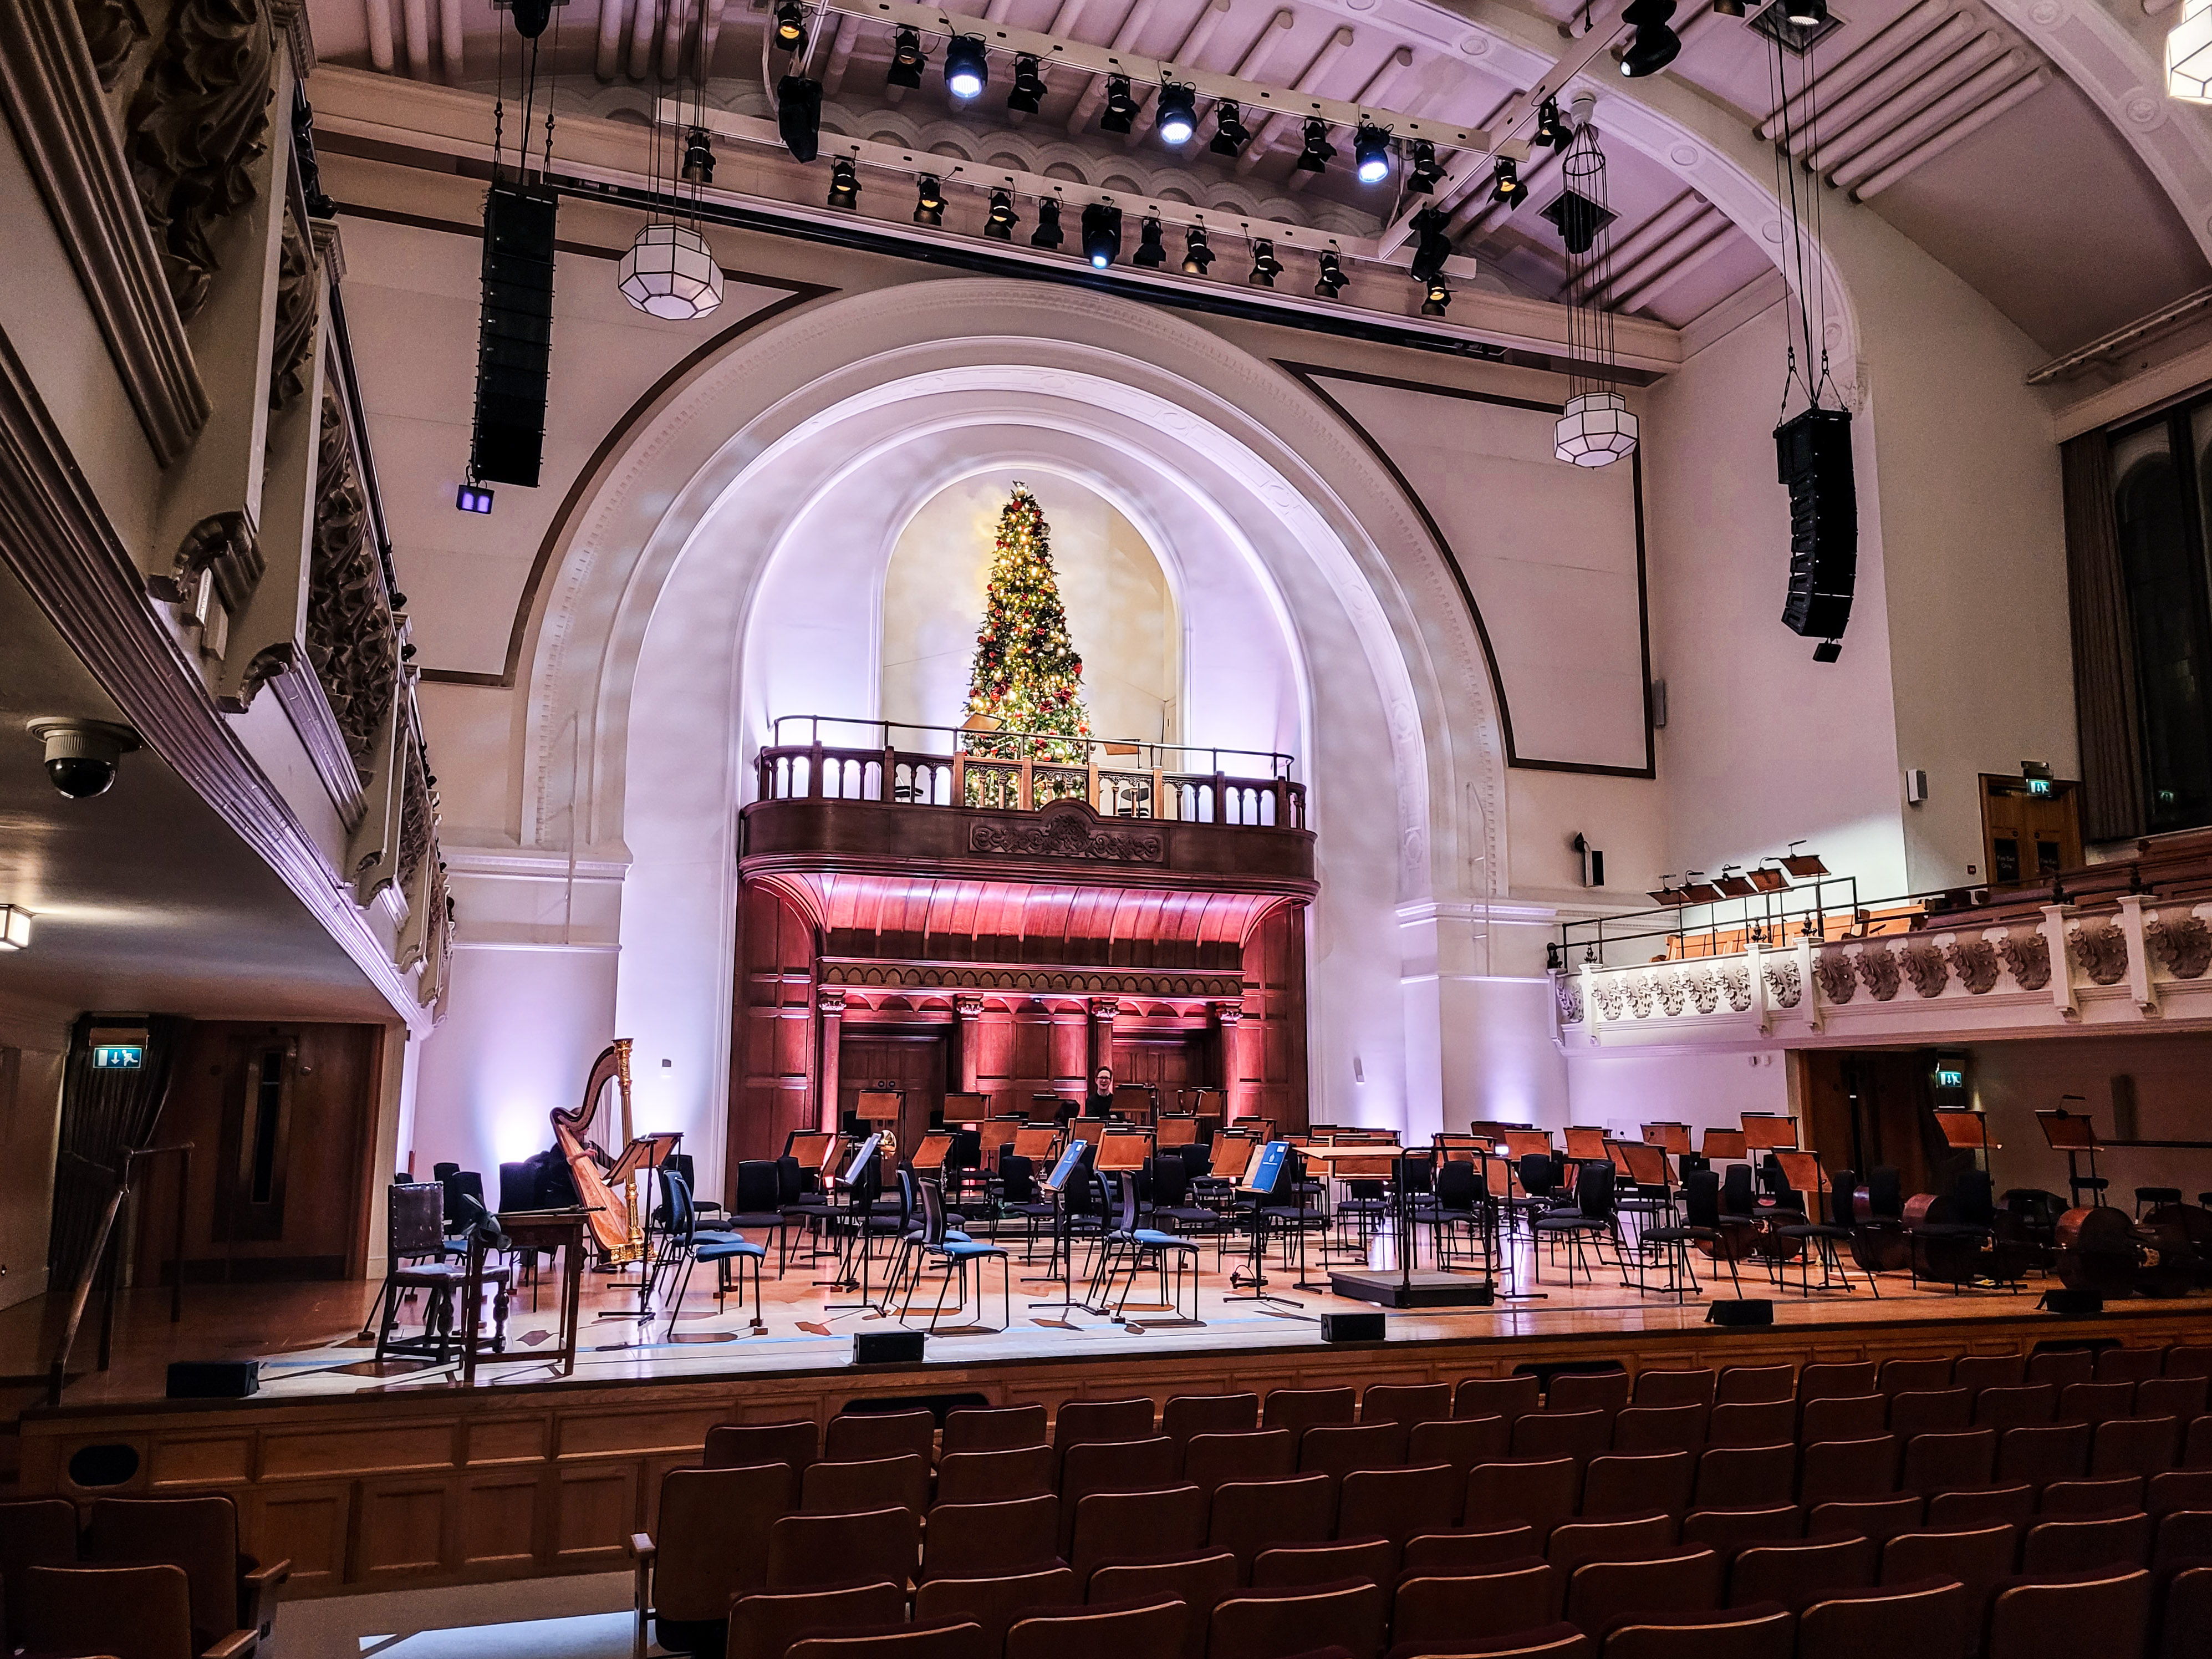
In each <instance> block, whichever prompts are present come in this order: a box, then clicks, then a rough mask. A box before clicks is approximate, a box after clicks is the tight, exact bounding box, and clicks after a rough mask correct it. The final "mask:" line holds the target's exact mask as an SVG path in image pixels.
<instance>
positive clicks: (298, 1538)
mask: <svg viewBox="0 0 2212 1659" xmlns="http://www.w3.org/2000/svg"><path fill="white" fill-rule="evenodd" d="M235 1496H236V1497H237V1498H239V1517H238V1521H239V1531H240V1536H241V1537H242V1538H251V1539H253V1540H255V1541H256V1542H255V1544H253V1545H252V1546H249V1547H248V1548H249V1553H259V1552H262V1551H271V1552H274V1553H268V1554H261V1555H260V1559H262V1560H263V1561H264V1562H265V1561H274V1560H280V1559H285V1558H287V1557H289V1559H290V1560H291V1563H292V1576H291V1577H290V1578H289V1579H288V1580H286V1581H285V1587H284V1594H285V1595H329V1594H331V1593H332V1592H334V1591H337V1590H341V1589H344V1588H345V1587H346V1585H347V1583H348V1579H349V1573H348V1571H347V1543H348V1541H349V1539H350V1538H351V1537H352V1535H353V1529H354V1512H353V1499H354V1490H353V1485H352V1483H351V1482H349V1481H343V1482H336V1483H332V1484H329V1485H313V1484H309V1485H298V1486H261V1487H257V1488H253V1489H252V1490H250V1491H248V1492H241V1493H238V1494H235Z"/></svg>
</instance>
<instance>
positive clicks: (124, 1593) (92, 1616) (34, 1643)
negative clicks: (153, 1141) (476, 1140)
mask: <svg viewBox="0 0 2212 1659" xmlns="http://www.w3.org/2000/svg"><path fill="white" fill-rule="evenodd" d="M434 1190H435V1189H434ZM23 1597H24V1607H23V1617H22V1629H23V1643H24V1648H25V1650H26V1651H27V1653H33V1654H104V1655H106V1656H109V1659H195V1656H197V1659H250V1656H251V1655H252V1652H253V1650H254V1648H255V1646H256V1645H257V1644H258V1641H259V1637H258V1634H257V1633H256V1632H253V1631H252V1630H243V1629H241V1630H234V1631H231V1632H228V1634H227V1635H225V1636H223V1637H222V1638H221V1639H220V1640H217V1641H216V1642H213V1643H209V1644H202V1643H201V1642H200V1641H198V1640H197V1638H196V1637H195V1635H194V1632H193V1630H192V1615H191V1583H190V1581H189V1580H188V1579H187V1578H186V1577H185V1570H184V1569H183V1568H182V1567H179V1566H173V1565H170V1564H168V1563H167V1562H159V1563H155V1564H153V1565H145V1566H131V1567H119V1566H102V1567H93V1566H79V1567H27V1568H26V1569H24V1572H23Z"/></svg>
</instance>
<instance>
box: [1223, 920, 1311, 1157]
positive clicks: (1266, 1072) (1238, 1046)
mask: <svg viewBox="0 0 2212 1659" xmlns="http://www.w3.org/2000/svg"><path fill="white" fill-rule="evenodd" d="M1233 1048H1234V1052H1235V1054H1236V1060H1237V1066H1238V1068H1239V1076H1238V1079H1237V1086H1238V1087H1241V1089H1242V1091H1243V1097H1244V1099H1245V1101H1246V1103H1247V1108H1246V1109H1248V1110H1249V1111H1251V1112H1253V1113H1255V1114H1257V1115H1260V1116H1261V1117H1270V1118H1273V1120H1274V1121H1275V1127H1277V1128H1278V1129H1279V1130H1281V1131H1283V1132H1285V1133H1297V1132H1299V1131H1302V1130H1304V1128H1305V1127H1306V1122H1307V1112H1306V907H1305V906H1304V905H1303V904H1288V905H1285V906H1283V907H1282V908H1280V909H1279V910H1277V911H1275V912H1274V913H1273V915H1270V916H1269V917H1268V918H1267V920H1266V921H1263V922H1261V924H1260V926H1259V927H1257V928H1255V929H1254V930H1253V933H1252V936H1251V938H1250V939H1248V940H1247V941H1246V942H1245V945H1244V1019H1243V1030H1241V1031H1239V1032H1238V1034H1237V1042H1236V1043H1235V1044H1234V1045H1233Z"/></svg>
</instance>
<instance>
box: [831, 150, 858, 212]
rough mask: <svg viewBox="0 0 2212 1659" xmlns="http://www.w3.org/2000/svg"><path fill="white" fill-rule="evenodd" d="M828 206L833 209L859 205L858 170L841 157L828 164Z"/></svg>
mask: <svg viewBox="0 0 2212 1659" xmlns="http://www.w3.org/2000/svg"><path fill="white" fill-rule="evenodd" d="M829 205H830V206H831V207H834V208H856V207H858V206H860V169H859V168H858V167H854V165H853V164H852V163H851V162H850V161H847V160H846V159H845V158H844V157H843V156H842V155H841V156H839V157H838V158H837V159H836V161H833V162H831V163H830V164H829Z"/></svg>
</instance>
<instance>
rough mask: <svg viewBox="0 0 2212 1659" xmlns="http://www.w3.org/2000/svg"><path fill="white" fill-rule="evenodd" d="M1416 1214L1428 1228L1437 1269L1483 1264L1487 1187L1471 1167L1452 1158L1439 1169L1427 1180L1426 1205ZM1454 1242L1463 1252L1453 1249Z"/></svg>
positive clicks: (1488, 1219)
mask: <svg viewBox="0 0 2212 1659" xmlns="http://www.w3.org/2000/svg"><path fill="white" fill-rule="evenodd" d="M1419 1213H1420V1215H1421V1218H1423V1219H1424V1220H1425V1221H1427V1222H1428V1224H1429V1231H1430V1237H1431V1240H1432V1248H1433V1249H1435V1251H1436V1257H1437V1267H1440V1268H1446V1269H1449V1268H1450V1267H1453V1266H1454V1265H1455V1264H1457V1263H1462V1262H1469V1261H1478V1260H1480V1261H1487V1256H1488V1245H1489V1238H1490V1231H1491V1195H1490V1184H1489V1182H1486V1181H1485V1180H1484V1179H1483V1177H1482V1172H1481V1171H1480V1170H1478V1169H1476V1168H1475V1166H1474V1164H1470V1163H1468V1162H1466V1161H1464V1160H1462V1159H1457V1158H1455V1159H1452V1160H1449V1161H1448V1162H1446V1163H1445V1164H1443V1165H1442V1166H1440V1167H1439V1168H1438V1169H1437V1170H1436V1172H1435V1174H1434V1175H1433V1176H1432V1177H1431V1188H1430V1201H1429V1203H1428V1204H1427V1205H1426V1206H1424V1207H1423V1209H1422V1210H1421V1212H1419ZM1455 1240H1463V1241H1464V1242H1465V1249H1455V1248H1454V1241H1455Z"/></svg>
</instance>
